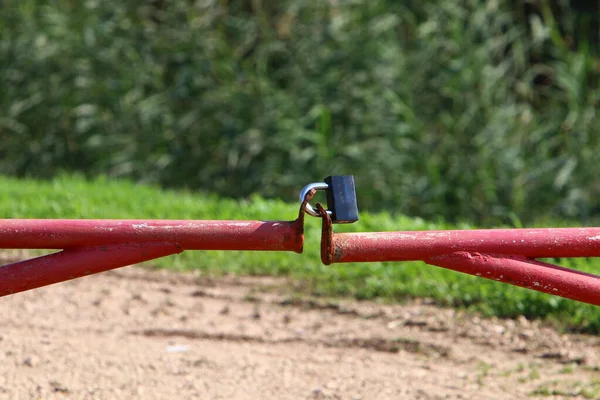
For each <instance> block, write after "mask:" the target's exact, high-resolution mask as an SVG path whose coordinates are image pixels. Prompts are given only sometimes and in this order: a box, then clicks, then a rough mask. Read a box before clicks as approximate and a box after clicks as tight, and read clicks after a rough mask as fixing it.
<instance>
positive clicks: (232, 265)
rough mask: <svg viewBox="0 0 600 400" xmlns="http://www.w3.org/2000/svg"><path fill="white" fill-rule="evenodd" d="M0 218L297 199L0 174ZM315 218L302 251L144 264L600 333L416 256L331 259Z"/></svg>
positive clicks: (535, 297) (404, 220)
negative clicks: (277, 280) (326, 259)
mask: <svg viewBox="0 0 600 400" xmlns="http://www.w3.org/2000/svg"><path fill="white" fill-rule="evenodd" d="M0 187H1V188H2V190H0V218H6V217H8V216H10V217H14V218H167V219H169V218H171V219H215V218H226V219H258V220H261V219H271V220H292V219H294V218H296V216H297V213H298V207H299V205H298V204H297V203H291V204H286V203H284V202H281V201H279V200H265V199H263V198H261V197H258V196H254V197H252V198H251V199H249V200H242V201H234V200H224V199H219V198H217V197H216V196H206V195H199V194H194V193H191V192H182V191H161V190H159V189H157V188H153V187H149V186H142V185H139V184H137V185H136V184H132V183H129V182H125V181H114V180H107V179H105V178H99V179H96V180H94V181H91V182H90V181H87V180H85V179H82V178H78V177H69V176H62V177H58V178H55V179H53V180H52V181H34V180H22V179H20V180H17V179H12V178H5V177H0ZM457 227H458V228H467V227H468V226H466V225H459V226H453V225H449V224H433V223H428V222H425V221H424V220H422V219H419V218H408V217H403V216H395V217H392V216H390V215H389V214H387V213H378V214H372V213H362V214H361V221H360V222H358V223H356V224H354V225H346V226H337V227H336V231H343V230H345V231H352V230H362V231H376V230H422V229H451V228H457ZM320 233H321V232H320V221H319V220H318V219H317V218H307V221H306V245H305V250H304V254H302V255H298V254H295V253H278V252H232V251H186V252H184V253H183V254H181V255H177V256H172V257H167V258H164V259H160V260H155V261H151V262H150V264H151V265H157V266H160V267H167V268H176V269H180V270H182V269H199V270H200V271H202V273H204V274H210V275H219V274H226V273H241V274H256V275H276V276H288V277H289V278H290V283H291V285H290V292H291V293H290V294H291V295H294V294H306V293H310V294H314V295H319V296H353V297H355V298H357V299H375V298H378V299H379V300H381V301H403V300H406V299H410V298H413V297H426V298H429V299H431V300H432V301H434V302H435V303H437V304H441V305H445V306H455V307H465V308H468V309H471V310H476V311H480V312H482V313H483V314H484V315H488V316H491V315H495V316H499V317H516V316H519V315H525V316H526V317H527V318H544V319H546V320H547V321H550V322H553V323H555V324H556V326H557V327H559V328H561V329H566V330H575V331H583V332H590V333H600V308H599V307H595V306H591V305H587V304H583V303H578V302H576V301H571V300H566V299H563V298H560V297H555V296H550V295H546V294H542V293H538V292H534V291H532V290H526V289H521V288H518V287H515V286H509V285H506V284H503V283H500V282H496V281H491V280H486V279H482V278H476V277H473V276H470V275H464V274H460V273H458V272H454V271H448V270H444V269H442V268H437V267H433V266H429V265H426V264H423V263H421V262H402V263H362V264H343V265H341V264H334V265H331V266H324V265H322V264H321V261H320V259H319V240H320ZM599 261H600V260H598V259H569V260H561V261H559V262H560V264H562V265H564V266H568V267H572V268H577V269H581V270H584V271H596V273H597V271H598V269H599V268H598V267H599V266H600V265H599Z"/></svg>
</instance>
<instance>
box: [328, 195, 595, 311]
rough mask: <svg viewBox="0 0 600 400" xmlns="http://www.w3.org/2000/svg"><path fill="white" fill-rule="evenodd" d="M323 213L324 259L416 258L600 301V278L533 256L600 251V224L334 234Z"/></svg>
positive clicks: (536, 288)
mask: <svg viewBox="0 0 600 400" xmlns="http://www.w3.org/2000/svg"><path fill="white" fill-rule="evenodd" d="M317 208H318V209H319V213H320V215H321V217H322V218H323V230H322V237H321V259H322V261H323V263H324V264H326V265H328V264H332V263H344V262H369V261H417V260H421V261H424V262H426V263H428V264H431V265H435V266H438V267H442V268H447V269H451V270H454V271H458V272H463V273H466V274H470V275H475V276H478V277H481V278H487V279H492V280H495V281H500V282H504V283H508V284H511V285H516V286H521V287H525V288H527V289H532V290H536V291H539V292H544V293H549V294H553V295H556V296H561V297H566V298H569V299H573V300H578V301H583V302H585V303H590V304H594V305H600V277H598V276H595V275H592V274H588V273H585V272H581V271H576V270H572V269H568V268H563V267H560V266H558V265H553V264H548V263H544V262H540V261H537V260H534V258H542V257H598V256H600V228H565V229H563V228H561V229H554V228H551V229H482V230H453V231H421V232H377V233H337V234H336V233H333V230H332V224H331V218H330V217H329V216H328V215H327V213H326V212H325V210H324V209H323V207H322V206H321V205H319V204H317Z"/></svg>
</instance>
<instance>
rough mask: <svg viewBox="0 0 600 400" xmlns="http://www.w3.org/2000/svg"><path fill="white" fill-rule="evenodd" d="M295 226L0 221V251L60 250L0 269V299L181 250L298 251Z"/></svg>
mask: <svg viewBox="0 0 600 400" xmlns="http://www.w3.org/2000/svg"><path fill="white" fill-rule="evenodd" d="M303 217H304V214H303V213H301V214H300V216H299V217H298V219H297V220H295V221H272V222H264V221H187V220H184V221H179V220H68V219H66V220H36V219H0V249H64V250H63V251H62V252H59V253H55V254H50V255H47V256H44V257H39V258H34V259H31V260H25V261H21V262H17V263H14V264H10V265H5V266H2V267H0V296H5V295H8V294H13V293H17V292H21V291H24V290H29V289H34V288H37V287H41V286H45V285H50V284H53V283H57V282H61V281H66V280H69V279H74V278H78V277H82V276H85V275H89V274H95V273H97V272H102V271H106V270H109V269H113V268H119V267H124V266H127V265H131V264H136V263H139V262H143V261H148V260H152V259H155V258H159V257H164V256H168V255H171V254H175V253H180V252H182V251H183V250H262V251H269V250H271V251H294V252H297V253H301V252H302V247H303V244H304V220H303Z"/></svg>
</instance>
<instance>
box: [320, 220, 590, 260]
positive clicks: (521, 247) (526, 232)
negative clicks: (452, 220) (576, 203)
mask: <svg viewBox="0 0 600 400" xmlns="http://www.w3.org/2000/svg"><path fill="white" fill-rule="evenodd" d="M332 240H333V243H332V249H331V252H332V254H331V256H332V259H331V261H332V262H334V263H343V262H367V261H411V260H425V259H427V258H430V257H434V256H439V255H443V254H450V253H454V252H457V251H463V252H478V253H492V254H518V255H520V256H523V257H527V258H544V257H600V228H546V229H479V230H449V231H407V232H376V233H337V234H333V238H332Z"/></svg>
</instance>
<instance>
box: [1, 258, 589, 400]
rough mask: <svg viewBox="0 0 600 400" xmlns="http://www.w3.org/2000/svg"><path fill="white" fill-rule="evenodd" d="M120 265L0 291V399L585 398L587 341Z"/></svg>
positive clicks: (281, 285) (522, 326)
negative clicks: (33, 287)
mask: <svg viewBox="0 0 600 400" xmlns="http://www.w3.org/2000/svg"><path fill="white" fill-rule="evenodd" d="M293 285H294V282H291V281H285V280H281V279H272V278H224V279H219V280H210V279H206V278H201V277H199V276H198V275H195V274H193V273H187V274H177V273H173V272H166V271H155V270H150V269H144V268H139V267H128V268H124V269H121V270H116V271H112V272H108V273H104V274H100V275H96V276H90V277H86V278H83V279H79V280H75V281H71V282H67V283H61V284H57V285H53V286H50V287H46V288H42V289H37V290H33V291H30V292H25V293H20V294H16V295H12V296H7V297H4V298H2V299H1V300H0V326H1V327H2V329H1V331H0V399H37V398H41V399H131V398H141V399H192V398H198V399H530V398H538V396H539V398H544V399H563V398H569V399H573V398H575V399H578V398H581V399H594V398H600V351H599V349H600V348H599V346H600V338H597V337H591V336H583V335H561V334H559V333H557V332H556V331H554V330H552V329H550V328H548V327H544V326H541V325H540V324H538V323H535V322H531V321H527V320H526V319H520V320H517V321H513V320H495V319H494V320H482V319H480V318H478V317H477V316H475V315H470V314H466V313H463V312H458V311H455V310H451V309H440V308H436V307H434V306H432V305H428V304H427V303H426V302H423V301H421V302H412V303H410V304H402V305H381V304H376V303H372V302H353V301H328V300H324V299H313V298H307V297H301V296H298V295H294V294H293V291H292V290H290V287H293Z"/></svg>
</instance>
